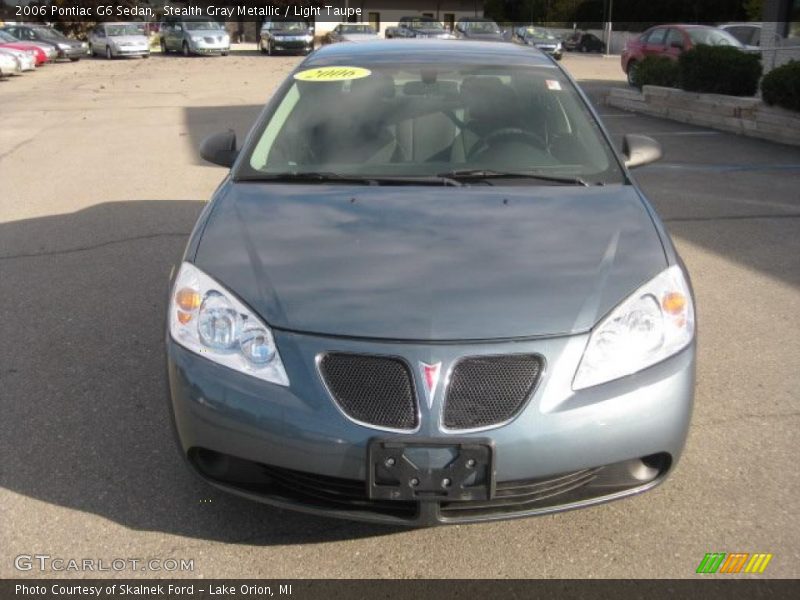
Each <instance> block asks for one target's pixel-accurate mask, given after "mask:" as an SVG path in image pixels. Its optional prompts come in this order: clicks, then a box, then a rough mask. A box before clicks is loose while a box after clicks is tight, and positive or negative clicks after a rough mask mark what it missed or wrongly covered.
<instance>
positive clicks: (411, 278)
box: [194, 181, 667, 340]
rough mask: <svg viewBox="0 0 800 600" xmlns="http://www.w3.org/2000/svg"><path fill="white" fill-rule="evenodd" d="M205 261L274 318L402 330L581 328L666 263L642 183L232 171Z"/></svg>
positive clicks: (287, 324) (309, 327) (326, 328)
mask: <svg viewBox="0 0 800 600" xmlns="http://www.w3.org/2000/svg"><path fill="white" fill-rule="evenodd" d="M194 260H195V263H196V264H197V266H198V267H199V268H201V269H202V270H203V271H205V272H206V273H208V274H209V275H210V276H212V277H213V278H214V279H216V280H217V281H219V282H220V283H221V284H223V285H224V286H225V287H227V288H228V289H229V290H231V291H233V292H234V293H235V294H237V295H238V296H239V297H240V298H241V299H242V300H244V302H246V303H247V304H248V305H250V306H251V307H252V308H253V309H255V310H256V311H257V312H258V313H259V314H260V315H261V317H263V318H264V320H265V321H266V322H267V323H268V324H269V325H271V326H273V327H277V328H283V329H288V330H294V331H299V332H308V333H318V334H328V335H340V336H355V337H365V338H382V339H398V340H399V339H403V340H467V339H469V340H478V339H497V338H514V337H533V336H541V335H557V334H569V333H577V332H583V331H586V330H588V329H590V328H591V327H592V326H593V325H595V324H596V323H597V321H598V320H599V319H600V318H601V317H602V316H603V315H604V314H605V313H607V312H608V311H609V310H610V309H611V308H613V307H614V306H615V305H616V304H618V303H619V302H620V301H621V300H622V299H624V298H625V297H626V296H627V295H629V294H630V293H631V292H633V291H634V290H635V289H636V288H637V287H639V286H640V285H641V284H642V283H644V282H645V281H647V280H648V279H650V278H651V277H653V276H654V275H656V274H657V273H659V272H660V271H661V270H663V269H664V268H666V264H667V263H666V257H665V254H664V250H663V247H662V244H661V240H660V238H659V236H658V234H657V232H656V229H655V226H654V224H653V221H652V219H651V217H650V214H649V212H648V211H647V210H646V208H645V206H644V204H643V202H642V200H641V199H640V198H639V196H638V193H637V191H636V189H635V188H634V187H633V186H623V185H614V186H605V187H592V188H582V187H580V188H579V187H571V186H570V187H566V186H564V187H562V186H535V187H529V186H522V187H503V188H500V187H491V186H472V187H461V188H458V187H441V188H439V187H434V188H432V187H416V186H415V187H406V186H394V187H389V186H382V187H376V186H358V187H354V186H349V185H291V184H287V185H276V184H262V183H249V182H248V183H232V182H230V181H229V182H227V183H226V184H225V185H223V187H222V188H221V189H220V191H219V197H218V200H217V204H216V205H215V207H214V210H213V212H212V214H211V216H210V218H209V221H208V223H207V224H206V227H205V230H204V233H203V234H202V239H201V240H200V243H199V245H198V248H197V252H196V255H195V259H194Z"/></svg>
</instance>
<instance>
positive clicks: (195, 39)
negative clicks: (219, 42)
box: [189, 35, 203, 42]
mask: <svg viewBox="0 0 800 600" xmlns="http://www.w3.org/2000/svg"><path fill="white" fill-rule="evenodd" d="M189 37H190V38H191V40H192V41H193V42H202V41H203V36H201V35H190V36H189Z"/></svg>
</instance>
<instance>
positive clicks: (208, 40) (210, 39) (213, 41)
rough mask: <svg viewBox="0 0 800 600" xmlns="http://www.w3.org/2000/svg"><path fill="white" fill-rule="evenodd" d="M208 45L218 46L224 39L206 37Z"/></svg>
mask: <svg viewBox="0 0 800 600" xmlns="http://www.w3.org/2000/svg"><path fill="white" fill-rule="evenodd" d="M203 39H204V40H205V42H206V44H216V43H217V42H221V41H222V38H215V37H204V38H203Z"/></svg>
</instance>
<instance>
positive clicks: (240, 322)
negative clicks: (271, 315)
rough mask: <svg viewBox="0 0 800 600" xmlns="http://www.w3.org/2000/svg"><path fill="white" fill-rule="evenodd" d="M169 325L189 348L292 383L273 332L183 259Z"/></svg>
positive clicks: (282, 382)
mask: <svg viewBox="0 0 800 600" xmlns="http://www.w3.org/2000/svg"><path fill="white" fill-rule="evenodd" d="M169 331H170V334H171V335H172V339H174V340H175V342H177V343H178V344H180V345H181V346H183V347H184V348H186V349H188V350H191V351H192V352H194V353H196V354H200V355H202V356H203V357H205V358H207V359H208V360H212V361H214V362H216V363H219V364H221V365H225V366H226V367H229V368H231V369H234V370H235V371H240V372H242V373H246V374H248V375H252V376H253V377H257V378H259V379H263V380H264V381H269V382H271V383H276V384H278V385H283V386H288V385H289V378H288V377H287V375H286V371H285V370H284V368H283V362H282V361H281V357H280V354H278V349H277V347H276V346H275V340H274V339H273V337H272V332H271V331H270V329H269V327H267V326H266V325H265V324H264V323H262V322H261V320H260V319H259V318H258V317H257V316H255V315H254V314H253V312H252V311H251V310H250V309H248V308H247V307H246V306H244V305H243V304H242V303H241V302H239V301H238V300H237V299H236V298H235V297H234V296H233V295H232V294H231V293H230V292H228V291H227V290H225V288H223V287H222V286H221V285H220V284H219V283H217V282H216V281H214V280H213V279H211V277H209V276H208V275H206V274H205V273H203V272H202V271H201V270H200V269H198V268H197V267H195V266H194V265H192V264H189V263H183V264H182V265H181V269H180V271H179V272H178V276H177V277H176V278H175V285H174V287H173V288H172V293H171V296H170V304H169Z"/></svg>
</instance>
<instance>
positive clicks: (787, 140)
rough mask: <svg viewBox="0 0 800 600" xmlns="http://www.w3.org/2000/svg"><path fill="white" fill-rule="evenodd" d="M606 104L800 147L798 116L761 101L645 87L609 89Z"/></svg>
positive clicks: (653, 86)
mask: <svg viewBox="0 0 800 600" xmlns="http://www.w3.org/2000/svg"><path fill="white" fill-rule="evenodd" d="M606 104H607V105H608V106H613V107H615V108H620V109H622V110H627V111H631V112H637V113H642V114H646V115H650V116H654V117H662V118H666V119H672V120H673V121H680V122H681V123H690V124H692V125H700V126H703V127H710V128H712V129H719V130H721V131H727V132H730V133H737V134H739V135H746V136H748V137H755V138H761V139H765V140H769V141H771V142H780V143H783V144H791V145H794V146H800V113H795V112H792V111H789V110H785V109H783V108H778V107H775V106H767V105H766V104H764V102H762V100H761V99H760V98H740V97H737V96H723V95H721V94H698V93H695V92H685V91H683V90H679V89H676V88H667V87H660V86H655V85H646V86H644V87H643V88H642V91H641V92H640V91H639V90H636V89H634V88H627V89H626V88H612V89H611V91H610V92H609V93H608V95H607V96H606Z"/></svg>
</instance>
